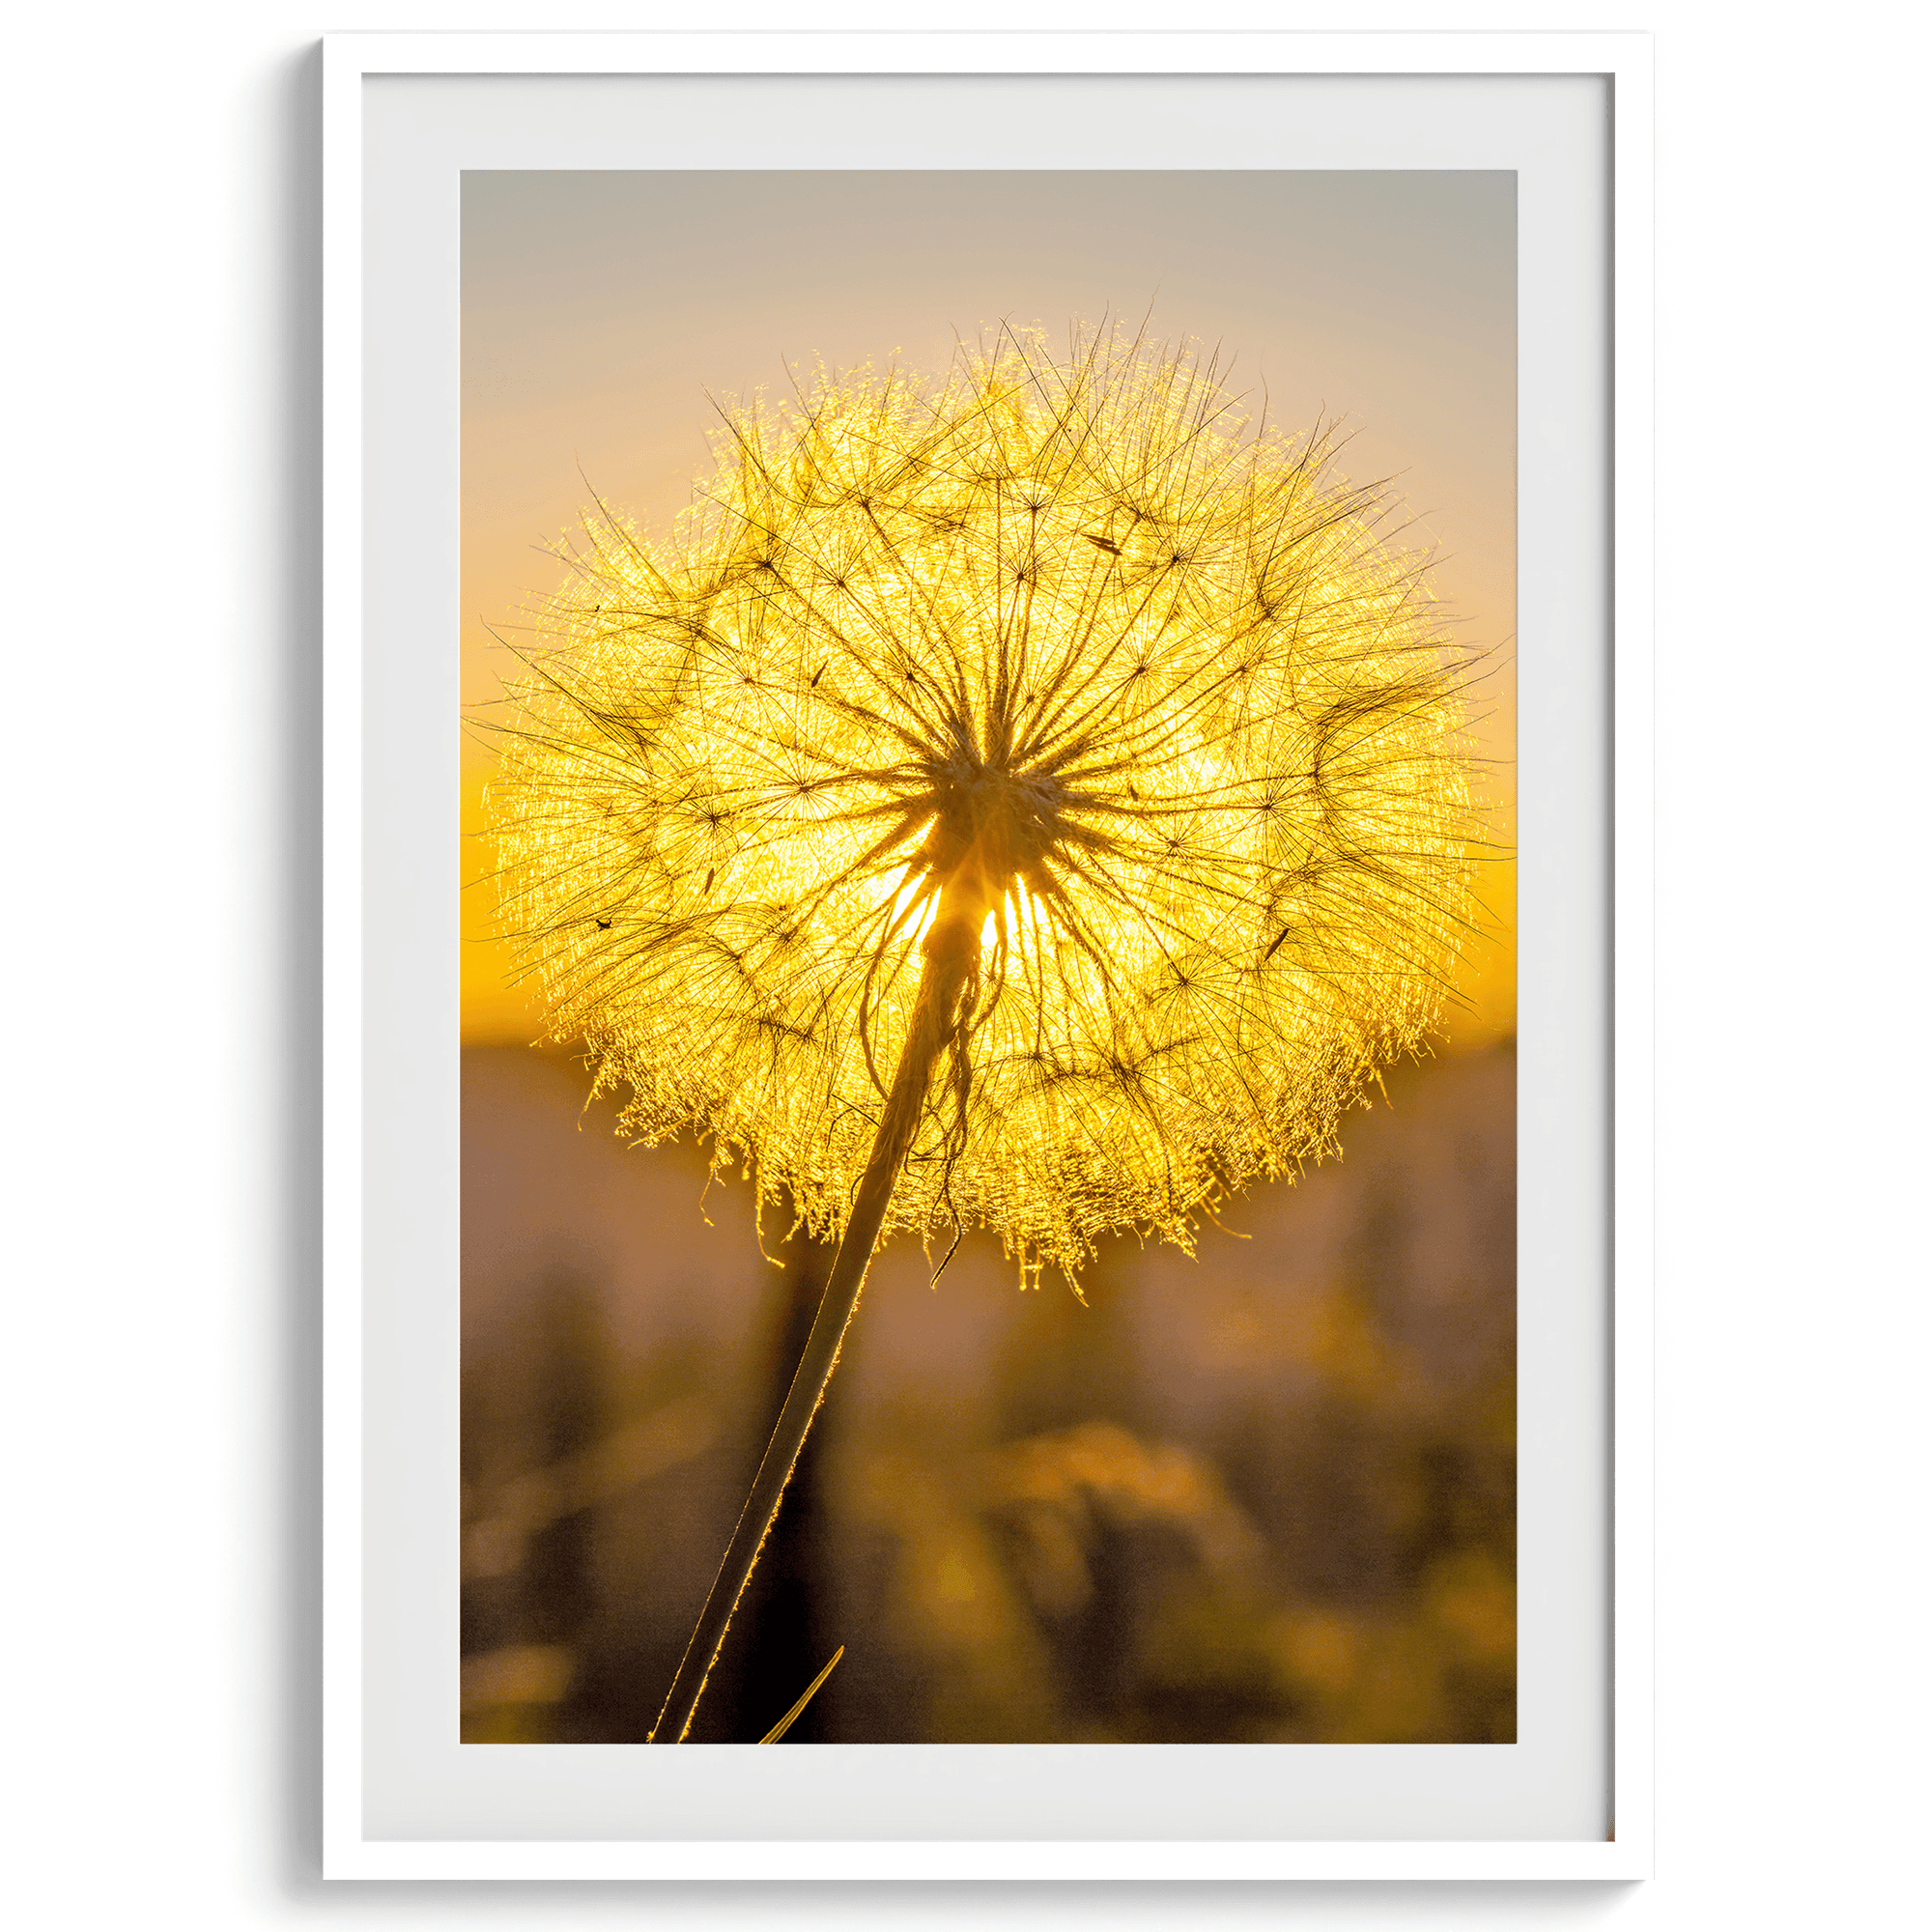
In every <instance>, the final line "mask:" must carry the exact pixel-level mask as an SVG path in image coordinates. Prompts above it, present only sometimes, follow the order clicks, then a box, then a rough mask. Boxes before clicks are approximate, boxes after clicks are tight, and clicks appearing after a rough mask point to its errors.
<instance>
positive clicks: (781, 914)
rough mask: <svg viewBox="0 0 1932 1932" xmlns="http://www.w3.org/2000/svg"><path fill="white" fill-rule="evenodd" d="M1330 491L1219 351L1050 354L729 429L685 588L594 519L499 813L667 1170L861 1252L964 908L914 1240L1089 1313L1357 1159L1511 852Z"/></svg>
mask: <svg viewBox="0 0 1932 1932" xmlns="http://www.w3.org/2000/svg"><path fill="white" fill-rule="evenodd" d="M1328 455H1329V451H1328V447H1327V445H1326V443H1325V442H1324V440H1322V439H1321V437H1320V436H1317V437H1315V438H1312V439H1303V440H1290V439H1287V438H1284V437H1282V436H1281V435H1279V434H1277V433H1276V432H1274V431H1273V430H1272V429H1270V428H1268V427H1266V426H1265V425H1262V426H1257V425H1255V424H1253V423H1251V422H1249V421H1247V420H1246V419H1244V417H1243V415H1242V412H1241V411H1240V410H1239V408H1238V407H1237V406H1236V403H1235V402H1234V401H1233V400H1232V399H1231V398H1230V397H1229V396H1228V394H1227V393H1226V392H1225V390H1224V389H1223V388H1222V386H1221V385H1220V384H1219V382H1218V381H1217V378H1216V373H1215V370H1214V367H1213V365H1212V363H1211V362H1208V361H1204V360H1202V359H1201V358H1199V357H1198V356H1196V355H1192V354H1190V353H1187V352H1185V351H1183V352H1179V353H1165V352H1155V351H1152V350H1151V349H1148V348H1147V347H1145V346H1144V345H1142V344H1139V343H1123V342H1119V341H1116V340H1115V339H1113V338H1095V337H1083V336H1079V335H1076V336H1075V337H1074V338H1073V339H1072V341H1071V342H1070V344H1069V346H1068V348H1067V349H1066V350H1065V351H1064V352H1061V353H1055V352H1053V351H1052V350H1050V349H1049V348H1048V347H1047V346H1046V345H1045V343H1044V341H1043V340H1042V338H1041V337H1040V336H1039V335H1038V334H1037V333H1036V332H1027V333H1020V334H1015V333H1013V332H1010V331H1009V332H1006V333H1004V334H1003V335H1002V336H1000V337H999V338H998V339H997V340H996V341H993V342H991V343H988V344H982V345H981V346H980V348H978V349H977V350H973V351H967V352H962V354H961V355H960V356H959V357H958V358H957V359H956V361H955V363H954V366H953V368H952V371H951V372H950V374H949V375H948V376H947V377H946V378H944V379H942V380H939V381H936V382H924V381H922V380H920V379H918V378H916V377H914V376H911V375H908V374H906V373H903V372H901V371H898V370H896V369H888V370H886V371H884V372H883V373H879V372H874V371H871V370H861V371H859V372H856V373H853V374H849V375H845V376H838V375H835V374H832V373H829V372H826V371H820V372H819V375H818V377H817V380H816V382H815V384H811V385H810V386H809V387H808V388H805V389H802V390H801V392H800V394H799V396H798V398H797V399H796V400H794V401H790V402H787V403H785V404H782V405H779V406H765V407H759V406H752V407H745V408H742V409H739V410H736V411H733V412H729V413H728V414H727V415H726V417H725V427H724V429H723V431H722V432H721V434H720V436H719V439H718V467H717V473H716V475H715V476H714V477H713V478H712V479H711V481H710V482H709V483H708V484H707V485H706V486H705V487H704V488H703V489H702V490H701V491H700V493H699V495H698V499H697V501H696V503H695V504H694V506H693V508H692V509H691V510H690V511H688V512H687V513H686V514H685V516H684V518H683V519H682V520H681V521H680V524H679V526H678V528H677V530H676V532H675V534H674V536H673V538H672V539H671V540H670V541H669V542H668V543H667V544H664V545H662V546H653V545H652V544H650V543H649V542H647V541H646V540H645V538H644V537H643V536H642V535H641V534H640V533H639V531H638V530H637V529H636V528H635V527H634V526H632V525H631V524H629V523H628V522H627V521H625V520H624V519H623V518H621V517H619V516H616V515H613V514H610V513H607V512H603V511H602V510H601V506H600V513H599V515H598V516H597V517H595V518H593V519H592V520H591V521H590V522H589V524H588V526H586V528H585V530H584V532H583V535H582V542H581V544H580V545H579V546H578V547H577V548H576V549H575V550H574V551H571V552H568V553H566V554H568V556H569V558H570V561H571V562H572V564H573V569H572V572H571V575H570V577H569V579H568V582H567V583H566V586H565V588H564V589H563V590H562V591H561V592H560V593H559V594H558V596H557V597H556V598H555V599H554V601H553V602H552V603H550V604H549V605H548V606H546V607H545V608H544V610H543V611H542V612H541V629H542V632H543V643H542V646H541V648H539V649H537V650H535V651H533V652H532V653H531V654H530V655H529V657H528V659H527V665H528V675H527V677H526V679H525V680H524V681H523V682H522V684H521V685H520V687H519V689H518V701H519V709H518V713H517V715H516V717H515V718H514V720H513V722H511V723H510V724H509V725H507V726H506V727H505V737H504V755H503V758H502V761H501V764H500V768H499V771H498V773H497V777H496V778H495V779H494V780H493V781H492V783H491V787H490V799H489V803H490V810H491V812H492V815H493V818H494V820H495V822H496V825H497V838H498V847H499V855H500V858H501V860H502V863H503V867H504V880H505V887H504V893H505V896H504V908H505V923H506V925H507V926H508V927H509V929H510V930H511V931H512V932H513V933H514V934H515V935H516V936H517V937H518V939H519V940H520V942H521V945H522V949H523V956H524V960H525V964H526V969H527V970H528V971H530V972H532V973H534V974H535V975H537V976H538V977H539V979H540V980H541V983H542V986H543V989H544V992H545V996H546V999H547V1001H548V1004H549V1009H550V1011H551V1014H552V1020H551V1031H552V1035H553V1037H555V1038H557V1039H559V1040H566V1041H568V1040H576V1039H580V1038H581V1039H582V1040H583V1041H584V1042H586V1043H587V1045H588V1047H589V1048H590V1051H591V1053H592V1055H593V1058H594V1062H595V1065H596V1069H597V1071H596V1079H597V1082H598V1085H599V1087H600V1088H610V1089H621V1090H625V1091H626V1092H627V1094H628V1097H627V1100H626V1104H625V1109H624V1115H623V1119H624V1124H625V1127H626V1128H627V1130H629V1131H631V1132H633V1133H635V1134H636V1135H637V1136H638V1137H639V1138H640V1139H642V1140H645V1141H651V1140H657V1139H660V1138H662V1137H664V1136H666V1135H668V1134H672V1133H675V1132H678V1131H680V1130H682V1129H685V1128H687V1127H688V1128H693V1129H696V1131H698V1132H700V1133H705V1134H709V1135H711V1136H712V1137H713V1140H714V1145H715V1147H716V1148H717V1149H718V1151H719V1155H720V1158H721V1160H723V1159H727V1158H735V1157H737V1156H740V1155H742V1156H745V1157H747V1158H748V1159H749V1161H750V1163H751V1165H752V1168H753V1172H754V1174H755V1177H756V1180H757V1184H758V1186H759V1187H760V1189H761V1190H762V1191H764V1192H766V1193H776V1192H777V1191H778V1190H779V1189H780V1188H781V1187H782V1188H788V1189H789V1190H790V1192H791V1195H792V1198H793V1199H794V1201H795V1202H796V1203H797V1205H798V1208H799V1210H800V1211H801V1213H802V1214H803V1215H804V1217H805V1219H806V1220H807V1222H808V1223H809V1224H810V1226H811V1227H812V1228H813V1230H814V1231H815V1232H818V1233H820V1234H831V1233H833V1232H835V1231H836V1230H838V1228H839V1227H840V1226H842V1223H843V1219H844V1216H845V1214H846V1212H847V1209H848V1206H849V1203H850V1199H851V1194H852V1190H853V1187H854V1185H855V1182H856V1180H857V1179H858V1176H859V1175H860V1173H861V1171H862V1170H863V1168H864V1166H865V1163H866V1161H867V1156H868V1154H869V1152H870V1151H871V1149H872V1145H873V1139H874V1133H875V1130H876V1128H877V1126H878V1123H879V1119H880V1113H881V1109H882V1106H883V1104H884V1093H885V1089H886V1087H887V1086H888V1085H889V1084H890V1082H891V1079H892V1075H893V1068H894V1065H895V1061H896V1058H897V1054H898V1050H899V1047H900V1044H901V1042H902V1041H903V1039H904V1037H905V1035H906V1031H907V1026H908V1021H909V1018H910V1013H911V1009H912V1003H913V998H914V993H915V989H916V986H917V983H918V980H919V977H920V971H921V952H920V938H921V935H922V933H923V932H924V931H926V930H927V929H928V928H929V927H930V926H931V924H932V922H933V920H934V918H935V916H936V914H937V912H938V909H939V903H940V897H941V895H942V893H944V892H948V891H951V892H952V894H953V895H955V897H957V896H958V895H965V899H966V903H967V905H968V907H969V909H970V912H971V917H972V921H973V924H974V926H975V927H978V928H980V930H981V931H982V943H981V948H980V959H979V963H978V968H977V971H976V973H975V975H974V977H973V980H972V981H971V983H970V985H969V988H968V991H967V994H966V997H965V1000H964V1003H963V1006H962V1008H961V1013H960V1018H959V1022H958V1025H957V1029H956V1035H955V1037H954V1038H953V1039H952V1044H951V1047H950V1050H949V1060H948V1065H947V1067H946V1069H945V1070H944V1072H943V1073H942V1075H941V1077H940V1078H939V1079H937V1080H936V1081H935V1082H934V1085H933V1090H932V1093H931V1094H929V1096H928V1098H927V1102H926V1107H925V1113H924V1116H923V1121H922V1124H921V1128H920V1131H919V1134H918V1136H917V1138H916V1141H915V1143H914V1146H913V1149H912V1152H911V1154H910V1156H909V1158H908V1160H907V1162H906V1166H905V1170H904V1172H903V1174H902V1176H901V1177H900V1179H899V1181H898V1184H897V1187H896V1190H895V1194H894V1196H893V1203H892V1209H891V1218H890V1220H889V1223H888V1226H889V1227H900V1228H915V1229H919V1230H922V1231H928V1232H930V1231H939V1230H944V1231H946V1232H948V1233H949V1234H950V1232H951V1230H952V1227H953V1226H955V1225H973V1224H983V1225H986V1226H988V1227H991V1228H994V1229H997V1230H998V1231H999V1233H1000V1234H1001V1236H1002V1237H1003V1238H1004V1240H1005V1242H1006V1244H1007V1248H1008V1251H1009V1254H1013V1255H1017V1256H1018V1257H1019V1258H1020V1259H1021V1261H1022V1264H1023V1265H1024V1266H1026V1267H1027V1268H1029V1269H1037V1267H1038V1265H1040V1264H1042V1263H1051V1264H1057V1265H1060V1266H1062V1267H1065V1268H1066V1269H1068V1270H1071V1269H1073V1268H1074V1267H1076V1266H1077V1265H1078V1264H1079V1263H1080V1262H1081V1260H1082V1259H1083V1258H1084V1257H1085V1256H1086V1255H1088V1254H1089V1253H1091V1251H1092V1244H1093V1241H1094V1237H1095V1236H1097V1235H1099V1234H1101V1233H1103V1232H1105V1231H1107V1230H1109V1229H1115V1228H1122V1227H1134V1228H1139V1229H1142V1230H1146V1231H1151V1232H1153V1233H1156V1234H1158V1235H1160V1236H1166V1237H1168V1238H1171V1239H1176V1240H1179V1241H1181V1242H1183V1243H1185V1242H1186V1240H1187V1239H1188V1235H1189V1229H1190V1227H1191V1225H1192V1222H1193V1220H1194V1218H1195V1217H1196V1215H1197V1214H1198V1213H1199V1211H1200V1210H1201V1209H1202V1208H1204V1207H1205V1206H1206V1205H1208V1203H1209V1202H1210V1200H1211V1198H1212V1197H1213V1196H1214V1194H1215V1193H1216V1192H1217V1190H1219V1189H1220V1188H1222V1187H1224V1186H1229V1185H1238V1184H1239V1183H1241V1182H1243V1181H1245V1180H1247V1179H1251V1178H1253V1177H1255V1176H1258V1175H1280V1174H1283V1173H1289V1172H1292V1171H1293V1169H1294V1167H1295V1166H1296V1164H1297V1163H1299V1162H1301V1161H1303V1160H1306V1159H1308V1158H1311V1157H1315V1156H1318V1155H1320V1154H1321V1153H1322V1152H1324V1151H1329V1150H1330V1149H1331V1148H1332V1145H1333V1140H1334V1134H1335V1128H1336V1123H1337V1122H1338V1120H1339V1117H1340V1115H1341V1114H1342V1112H1343V1110H1344V1109H1345V1108H1346V1107H1347V1106H1348V1105H1349V1104H1350V1101H1351V1100H1352V1099H1353V1098H1354V1097H1355V1096H1356V1094H1358V1092H1359V1090H1360V1088H1361V1086H1362V1083H1363V1082H1364V1081H1365V1080H1366V1079H1367V1078H1369V1077H1370V1076H1371V1075H1372V1074H1373V1072H1374V1070H1375V1068H1376V1067H1377V1066H1378V1065H1380V1064H1382V1063H1384V1062H1386V1061H1387V1060H1388V1059H1390V1058H1391V1057H1393V1056H1394V1055H1396V1054H1398V1053H1401V1052H1404V1051H1406V1050H1409V1049H1412V1048H1414V1047H1415V1046H1417V1045H1418V1044H1419V1043H1420V1042H1421V1041H1422V1039H1423V1037H1424V1036H1425V1034H1426V1032H1427V1030H1428V1029H1429V1027H1430V1026H1431V1024H1432V1023H1433V1021H1434V1019H1435V1014H1436V1011H1437V1009H1438V1006H1439V1003H1440V1000H1441V997H1442V995H1443V992H1444V990H1445V987H1446V985H1447V983H1448V980H1449V976H1450V974H1451V972H1452V970H1453V966H1454V962H1455V959H1456V956H1457V952H1458V943H1459V939H1460V938H1461V936H1462V935H1463V932H1464V930H1465V927H1464V920H1465V916H1466V912H1467V907H1468V890H1469V880H1470V877H1471V873H1472V869H1473V867H1472V860H1471V857H1470V840H1471V835H1472V823H1473V820H1472V812H1471V807H1470V799H1469V785H1468V777H1467V767H1468V752H1467V746H1466V742H1465V740H1464V738H1463V702H1462V698H1461V696H1460V695H1459V674H1460V665H1459V661H1458V659H1457V657H1456V654H1455V653H1454V652H1453V651H1451V650H1450V649H1449V648H1448V647H1447V646H1446V644H1445V641H1444V639H1443V636H1442V632H1441V627H1440V625H1439V624H1438V622H1437V621H1436V618H1435V613H1434V609H1433V606H1432V603H1431V600H1430V598H1429V596H1428V593H1427V591H1426V589H1425V588H1424V586H1423V585H1422V583H1421V582H1420V580H1419V576H1418V568H1417V565H1416V563H1415V560H1414V559H1413V558H1410V557H1406V556H1405V555H1404V554H1401V553H1400V552H1398V551H1395V550H1393V549H1391V548H1389V547H1388V546H1387V545H1385V544H1384V543H1383V542H1382V541H1381V540H1380V538H1379V536H1378V530H1377V524H1378V515H1379V512H1380V509H1381V505H1380V502H1379V500H1378V498H1377V497H1374V496H1373V495H1372V494H1370V493H1364V492H1358V491H1355V490H1351V489H1350V488H1349V487H1348V486H1347V485H1346V484H1343V483H1341V482H1339V481H1337V480H1336V479H1335V478H1334V477H1333V476H1332V475H1331V474H1330V473H1329V471H1328ZM982 909H983V914H984V919H983V924H982V923H981V919H980V912H981V910H982Z"/></svg>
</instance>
